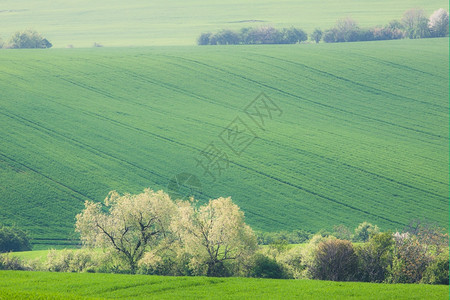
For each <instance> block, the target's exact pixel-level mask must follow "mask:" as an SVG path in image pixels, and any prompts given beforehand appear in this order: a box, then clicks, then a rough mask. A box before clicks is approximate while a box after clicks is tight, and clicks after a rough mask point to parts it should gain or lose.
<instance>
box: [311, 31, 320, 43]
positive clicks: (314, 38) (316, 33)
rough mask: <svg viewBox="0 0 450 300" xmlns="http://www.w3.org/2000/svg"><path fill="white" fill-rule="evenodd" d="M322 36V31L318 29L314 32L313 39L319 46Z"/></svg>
mask: <svg viewBox="0 0 450 300" xmlns="http://www.w3.org/2000/svg"><path fill="white" fill-rule="evenodd" d="M322 34H323V32H322V30H320V29H319V28H316V29H314V32H313V33H312V34H311V39H312V40H313V41H315V42H316V44H317V43H319V42H320V40H321V39H322Z"/></svg>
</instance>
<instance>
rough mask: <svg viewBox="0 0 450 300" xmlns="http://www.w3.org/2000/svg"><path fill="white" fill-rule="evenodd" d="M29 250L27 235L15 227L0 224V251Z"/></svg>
mask: <svg viewBox="0 0 450 300" xmlns="http://www.w3.org/2000/svg"><path fill="white" fill-rule="evenodd" d="M29 250H31V245H30V240H29V238H28V235H27V234H26V233H25V232H24V231H23V230H21V229H19V228H16V227H9V226H2V225H0V253H2V252H10V251H29Z"/></svg>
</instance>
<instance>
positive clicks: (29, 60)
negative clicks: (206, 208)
mask: <svg viewBox="0 0 450 300" xmlns="http://www.w3.org/2000/svg"><path fill="white" fill-rule="evenodd" d="M448 79H449V78H448V39H447V38H445V39H428V40H401V41H385V42H372V43H346V44H318V45H286V46H282V45H279V46H275V45H273V46H270V45H269V46H235V47H233V46H213V47H195V46H194V47H154V48H130V49H121V48H117V49H108V48H97V49H50V50H48V51H46V50H42V51H41V50H35V51H33V50H31V51H27V50H9V51H0V128H1V130H0V223H1V222H3V223H6V224H12V223H16V224H17V225H19V226H21V227H23V228H25V229H28V230H30V232H31V233H32V235H33V237H38V238H46V239H58V238H67V237H68V236H70V234H71V233H72V232H73V228H74V227H73V224H74V216H75V214H76V213H78V212H79V211H80V210H81V209H82V207H83V202H84V201H85V200H86V199H91V200H95V201H100V200H102V199H104V197H105V196H106V194H107V193H108V191H110V190H111V189H117V190H118V191H119V192H133V193H134V192H140V191H142V190H143V189H144V188H145V187H151V188H153V189H155V190H156V189H165V190H167V189H168V188H167V186H168V184H169V182H170V181H171V179H173V178H174V176H175V175H177V174H180V173H183V172H185V173H191V174H194V175H195V176H197V178H198V179H199V181H200V182H201V185H202V189H201V192H202V193H201V194H200V196H199V197H200V198H201V199H202V200H206V199H208V198H210V197H218V196H232V198H233V200H234V201H235V202H236V203H237V204H238V205H239V206H240V207H241V208H242V209H243V210H244V211H245V213H246V218H247V221H248V223H249V224H250V225H251V226H253V227H254V228H255V229H261V230H267V231H278V230H282V229H288V230H291V229H298V228H302V229H306V230H313V231H314V230H318V229H321V228H331V227H332V226H333V225H336V224H341V223H343V224H346V225H348V226H351V227H354V226H356V225H357V224H358V223H360V222H362V221H364V220H366V221H369V222H372V223H375V224H378V225H379V226H380V227H381V228H382V229H383V230H387V229H392V230H395V229H402V228H403V227H404V226H405V225H406V224H407V223H408V222H409V221H410V220H412V219H415V218H421V219H427V220H429V221H434V222H437V223H439V224H440V225H441V226H444V227H446V228H448V222H447V221H448V145H449V136H448V130H449V128H448V118H449V114H448V112H449V105H448V96H449V94H448V92H449V91H448ZM261 92H264V93H265V94H266V95H267V96H268V97H270V99H272V101H273V103H271V102H269V101H267V102H266V104H269V107H270V108H271V109H274V110H271V111H270V113H271V118H269V117H265V118H263V119H261V118H259V117H258V116H255V115H253V119H252V118H250V116H249V115H247V114H246V113H245V108H246V107H247V106H248V105H249V104H251V103H252V101H253V100H254V99H255V98H256V97H257V96H258V95H259V94H260V93H261ZM258 103H259V104H260V105H261V103H262V102H258ZM275 105H276V106H275ZM248 109H250V110H251V109H253V110H254V106H251V108H248ZM258 109H259V110H260V112H261V113H264V112H265V113H266V114H267V110H264V107H261V106H260V107H259V108H258ZM280 111H281V115H280ZM233 121H235V122H237V123H233V124H232V122H233ZM262 121H264V124H263V125H262V124H261V122H262ZM239 122H242V123H239ZM236 124H237V126H238V127H237V128H238V130H240V131H242V130H244V129H245V130H246V133H244V135H239V136H233V135H229V133H232V132H227V131H226V130H225V129H226V128H227V127H228V128H233V126H234V125H236ZM244 124H245V125H244ZM258 124H259V125H260V127H258ZM242 137H243V138H242ZM254 137H255V138H254ZM250 142H251V144H250V145H248V143H250ZM211 143H212V145H213V146H214V147H216V148H217V149H218V151H220V154H221V155H225V154H226V155H228V158H229V164H228V166H227V165H226V164H225V163H224V161H219V162H220V163H219V164H215V163H211V164H210V165H209V167H210V171H211V173H212V174H213V175H214V176H215V177H216V180H215V181H214V182H213V180H212V177H211V176H210V175H209V174H208V173H207V172H205V170H204V169H203V168H202V165H199V163H198V162H197V161H196V160H201V163H202V164H203V165H206V163H207V161H206V159H207V157H206V155H205V152H204V151H203V150H205V149H206V148H207V147H209V150H213V148H212V147H211ZM230 146H231V147H230ZM245 147H246V148H245ZM244 148H245V149H244ZM233 150H234V151H236V152H238V154H240V155H238V154H236V153H234V152H233ZM241 151H242V153H239V152H241ZM210 154H212V152H211V153H210ZM218 157H219V156H217V155H216V156H210V158H214V159H216V160H215V162H217V158H218ZM221 157H222V158H223V156H221ZM218 166H220V167H221V168H222V169H221V170H219V169H217V167H218ZM219 171H220V172H221V174H219Z"/></svg>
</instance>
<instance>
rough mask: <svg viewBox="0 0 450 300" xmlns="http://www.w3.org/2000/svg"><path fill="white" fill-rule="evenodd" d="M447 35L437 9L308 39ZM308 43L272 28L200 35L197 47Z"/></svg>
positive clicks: (339, 25)
mask: <svg viewBox="0 0 450 300" xmlns="http://www.w3.org/2000/svg"><path fill="white" fill-rule="evenodd" d="M448 34H449V13H448V12H447V11H446V10H444V9H443V8H440V9H438V10H436V11H435V12H433V14H432V15H431V16H430V17H427V16H426V14H425V11H424V10H423V9H410V10H407V11H406V12H405V13H404V14H403V17H402V19H401V20H400V21H399V20H392V21H391V22H389V24H387V25H384V26H375V27H371V28H361V27H359V25H358V23H357V22H356V21H355V20H353V19H352V18H344V19H339V20H338V21H337V22H336V25H335V26H334V27H332V28H330V29H327V30H324V31H322V30H321V29H319V28H316V29H315V30H314V31H313V32H312V33H311V36H310V39H311V40H312V41H314V42H316V43H319V42H320V41H323V42H325V43H342V42H358V41H379V40H396V39H404V38H409V39H419V38H435V37H445V36H448ZM307 40H308V34H307V33H306V32H305V31H304V30H302V29H299V28H295V27H291V28H282V29H276V28H274V27H272V26H263V27H259V28H242V29H240V30H239V31H233V30H229V29H224V30H220V31H218V32H216V33H212V32H206V33H202V34H201V35H200V36H199V38H198V39H197V44H198V45H253V44H296V43H302V42H305V41H307Z"/></svg>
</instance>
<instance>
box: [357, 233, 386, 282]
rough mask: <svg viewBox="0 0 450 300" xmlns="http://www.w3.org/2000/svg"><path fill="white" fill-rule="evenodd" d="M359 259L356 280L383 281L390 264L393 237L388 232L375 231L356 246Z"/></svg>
mask: <svg viewBox="0 0 450 300" xmlns="http://www.w3.org/2000/svg"><path fill="white" fill-rule="evenodd" d="M356 254H357V256H358V259H359V275H358V280H360V281H365V282H383V281H384V280H385V279H386V275H387V273H388V269H389V267H390V266H392V261H393V255H394V239H393V237H392V234H391V233H390V232H384V233H377V234H374V235H372V236H371V237H370V239H369V241H368V242H367V243H365V244H363V245H361V246H359V247H357V248H356Z"/></svg>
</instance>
